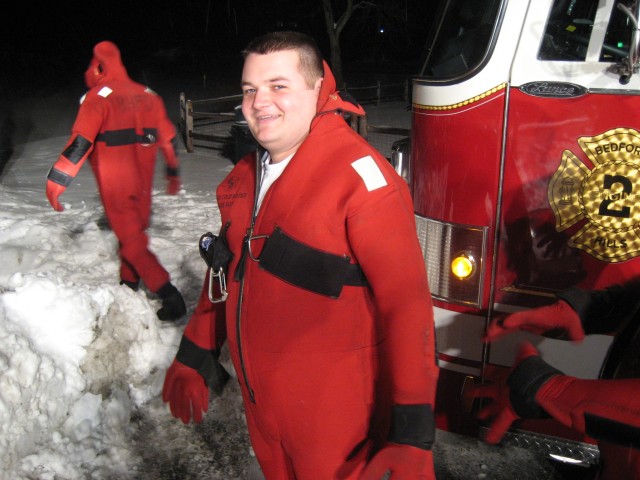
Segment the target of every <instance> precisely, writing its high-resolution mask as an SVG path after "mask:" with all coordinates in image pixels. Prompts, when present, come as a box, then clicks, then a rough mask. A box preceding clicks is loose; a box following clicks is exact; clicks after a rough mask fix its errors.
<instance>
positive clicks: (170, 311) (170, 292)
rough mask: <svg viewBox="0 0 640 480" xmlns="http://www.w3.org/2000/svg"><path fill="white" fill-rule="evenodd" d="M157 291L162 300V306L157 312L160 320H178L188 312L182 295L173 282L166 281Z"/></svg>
mask: <svg viewBox="0 0 640 480" xmlns="http://www.w3.org/2000/svg"><path fill="white" fill-rule="evenodd" d="M156 293H157V294H158V296H159V297H160V299H161V300H162V308H161V309H160V310H158V311H157V312H156V313H157V315H158V318H159V319H160V320H165V321H167V320H169V321H170V320H177V319H179V318H180V317H182V316H183V315H184V314H185V313H187V307H186V305H185V304H184V299H183V298H182V295H181V294H180V292H179V291H178V289H177V288H176V287H174V286H173V284H172V283H171V282H167V283H165V284H164V285H163V286H162V287H160V290H158V291H157V292H156Z"/></svg>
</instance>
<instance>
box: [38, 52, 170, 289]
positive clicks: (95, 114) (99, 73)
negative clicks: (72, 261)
mask: <svg viewBox="0 0 640 480" xmlns="http://www.w3.org/2000/svg"><path fill="white" fill-rule="evenodd" d="M85 81H86V83H87V86H88V87H89V88H90V90H89V92H88V93H87V94H86V95H85V97H84V98H83V99H82V101H81V105H80V110H79V112H78V116H77V118H76V121H75V123H74V125H73V127H72V135H71V138H70V139H69V141H68V143H67V145H66V147H65V150H64V151H63V152H62V154H61V155H60V157H59V158H58V160H57V161H56V163H55V164H54V166H53V167H52V169H51V171H50V172H49V175H48V182H47V197H48V198H49V201H50V203H51V204H52V206H53V207H54V208H55V209H56V210H59V211H61V210H62V206H61V205H60V203H59V201H58V197H59V196H60V195H61V194H62V193H63V192H64V191H65V189H66V188H67V187H68V186H69V185H70V184H71V182H72V180H73V178H74V177H75V176H76V174H77V173H78V171H79V170H80V168H81V167H82V165H83V164H84V162H85V160H86V159H87V158H89V162H90V164H91V168H92V169H93V172H94V174H95V178H96V181H97V184H98V189H99V191H100V197H101V199H102V204H103V206H104V210H105V214H106V216H107V219H108V220H109V224H110V226H111V228H112V229H113V232H114V233H115V235H116V237H117V238H118V241H119V243H120V250H119V254H120V260H121V268H120V277H121V280H122V281H123V282H126V283H128V284H130V285H132V286H137V283H138V281H139V280H140V279H142V280H143V281H144V283H145V285H146V286H147V287H148V288H149V290H151V291H153V292H158V290H160V289H161V287H163V286H165V285H167V283H168V282H169V274H168V272H167V271H166V270H165V269H164V268H163V266H162V265H161V264H160V262H159V261H158V259H157V258H156V256H155V255H154V254H153V253H152V252H151V251H150V250H149V248H148V243H149V239H148V237H147V234H146V232H145V231H146V229H147V227H148V226H149V219H150V215H151V189H152V183H153V176H154V167H155V162H156V158H157V152H158V147H160V149H161V150H162V152H163V155H164V157H165V161H166V165H167V178H168V180H169V190H168V191H169V193H174V194H175V193H176V192H177V190H178V189H179V173H178V167H179V163H178V162H179V161H178V158H177V155H176V151H175V144H174V142H175V136H176V132H175V128H174V127H173V124H172V123H171V121H170V120H169V118H168V117H167V113H166V110H165V107H164V103H163V101H162V99H161V98H160V97H159V96H158V95H157V94H156V93H154V92H153V91H151V90H150V89H148V88H147V87H145V86H144V85H141V84H139V83H136V82H134V81H133V80H131V79H130V78H129V76H128V75H127V71H126V70H125V67H124V65H123V64H122V61H121V58H120V52H119V50H118V48H117V47H116V46H115V45H114V44H113V43H111V42H101V43H99V44H97V45H96V46H95V48H94V57H93V59H92V61H91V64H90V65H89V68H88V70H87V71H86V73H85ZM172 288H173V287H172Z"/></svg>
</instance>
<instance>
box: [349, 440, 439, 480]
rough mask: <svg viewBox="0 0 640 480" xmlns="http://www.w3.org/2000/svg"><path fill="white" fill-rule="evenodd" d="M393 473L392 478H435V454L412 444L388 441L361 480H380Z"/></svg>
mask: <svg viewBox="0 0 640 480" xmlns="http://www.w3.org/2000/svg"><path fill="white" fill-rule="evenodd" d="M387 473H391V476H390V477H389V478H390V479H391V480H409V479H412V480H435V478H436V475H435V471H434V468H433V454H432V453H431V450H423V449H421V448H417V447H413V446H411V445H400V444H396V443H387V444H386V445H385V446H384V447H383V448H382V449H381V450H380V451H379V452H378V453H376V454H375V455H374V457H373V458H372V459H371V461H370V462H369V463H368V464H367V466H366V467H365V469H364V471H363V472H362V475H361V477H360V478H361V480H380V479H382V478H387V477H385V476H384V475H386V474H387Z"/></svg>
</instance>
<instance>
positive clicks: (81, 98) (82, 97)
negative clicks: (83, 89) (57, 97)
mask: <svg viewBox="0 0 640 480" xmlns="http://www.w3.org/2000/svg"><path fill="white" fill-rule="evenodd" d="M85 98H87V94H86V93H85V94H84V95H82V96H81V97H80V105H82V102H84V99H85Z"/></svg>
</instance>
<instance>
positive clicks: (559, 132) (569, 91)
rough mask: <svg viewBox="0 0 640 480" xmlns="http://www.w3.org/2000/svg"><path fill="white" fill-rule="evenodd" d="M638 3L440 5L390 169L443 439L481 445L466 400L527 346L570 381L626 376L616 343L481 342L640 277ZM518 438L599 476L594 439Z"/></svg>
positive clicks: (554, 427)
mask: <svg viewBox="0 0 640 480" xmlns="http://www.w3.org/2000/svg"><path fill="white" fill-rule="evenodd" d="M633 3H634V2H632V1H630V0H443V1H442V2H440V9H439V11H438V13H437V16H436V21H435V23H434V26H433V28H432V37H433V38H432V41H431V42H430V43H429V48H428V51H427V58H426V61H425V63H424V67H423V71H422V72H421V74H420V76H418V77H416V78H415V79H414V80H413V92H412V128H411V138H410V147H407V146H406V145H405V146H404V147H403V146H402V145H398V146H396V148H395V152H394V155H393V158H392V161H393V162H394V163H395V165H396V168H397V169H398V171H400V172H401V173H403V174H404V175H405V178H407V181H408V182H409V185H410V188H411V191H412V195H413V200H414V205H415V213H416V222H417V230H418V236H419V238H420V241H421V244H422V245H423V248H424V256H425V263H426V265H427V271H428V275H429V283H430V289H431V293H432V296H433V299H434V305H435V318H436V335H437V350H438V358H439V364H440V367H441V379H440V383H439V386H438V387H439V390H438V402H437V406H436V413H437V426H438V427H439V428H442V429H446V430H450V431H454V432H461V433H469V434H470V433H473V432H475V431H476V428H477V424H476V422H475V420H474V415H473V412H472V411H471V410H470V408H469V405H467V404H466V403H465V401H464V400H463V396H462V395H461V392H462V390H463V389H464V388H465V386H466V385H468V384H469V382H470V381H476V382H478V381H491V379H492V378H493V377H494V376H495V375H501V374H504V372H505V371H507V370H508V368H509V366H510V365H512V363H513V361H514V358H515V355H516V352H517V349H518V345H519V344H520V342H521V341H522V340H524V339H527V340H529V341H531V342H532V343H533V344H534V345H535V346H536V347H537V348H538V349H539V350H540V351H541V353H542V355H543V358H544V359H545V360H546V361H547V362H549V363H551V364H552V365H554V366H555V367H556V368H559V369H560V370H563V371H564V372H565V373H567V374H570V375H575V376H578V377H582V378H598V377H606V376H612V375H614V372H615V369H616V368H618V366H619V365H616V364H615V362H616V361H617V360H616V359H617V357H616V355H615V348H616V345H615V342H613V341H612V340H613V339H612V337H610V336H603V335H593V336H589V337H587V339H585V341H584V342H583V343H582V344H580V345H576V344H574V343H572V342H568V341H565V340H559V339H552V338H547V337H542V336H536V335H529V334H525V333H522V334H515V335H511V336H508V337H506V338H504V339H502V340H500V341H497V342H494V343H492V344H491V345H487V344H485V343H483V342H482V335H483V332H484V331H485V329H486V327H487V325H488V323H489V322H491V321H492V320H493V319H495V318H496V316H498V315H503V314H505V313H509V312H515V311H518V310H522V309H526V308H534V307H537V306H541V305H545V304H549V303H551V302H553V301H554V294H555V293H556V292H558V291H560V290H563V289H566V288H568V287H571V286H580V287H584V288H588V289H593V288H601V287H606V286H608V285H611V284H613V283H616V282H621V281H624V280H625V279H627V278H630V277H632V276H634V275H637V274H638V273H640V260H639V259H638V258H637V257H638V256H640V201H639V200H638V199H640V197H638V195H639V194H640V114H639V113H638V112H639V111H640V100H639V98H638V94H639V93H640V75H636V74H635V73H637V42H638V35H637V23H636V22H637V18H638V11H637V8H638V7H637V6H635V5H634V4H633ZM457 265H462V266H466V267H467V270H466V271H458V270H456V268H457ZM469 272H470V273H469ZM516 427H517V428H515V429H513V430H512V432H511V434H510V438H511V439H512V440H514V441H516V442H519V443H520V444H525V443H531V442H529V440H531V439H534V442H533V443H535V444H537V445H540V444H541V443H544V446H543V448H544V449H546V451H548V452H549V453H556V454H557V455H559V456H564V457H574V458H577V460H578V461H582V462H586V463H593V462H595V461H597V449H596V448H595V447H594V446H593V444H592V442H591V441H590V439H588V438H580V437H577V436H576V435H575V434H573V433H572V432H570V431H568V430H567V429H564V428H562V427H561V425H559V424H558V423H556V422H554V421H552V420H545V421H535V422H533V421H530V422H523V423H521V424H519V425H516ZM541 439H543V440H541ZM574 442H577V443H574ZM563 445H566V446H567V449H564V448H563ZM576 445H577V446H578V450H580V452H581V453H580V454H579V455H578V454H575V451H576ZM565 450H570V451H571V452H574V453H571V454H569V453H567V452H566V451H565Z"/></svg>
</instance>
